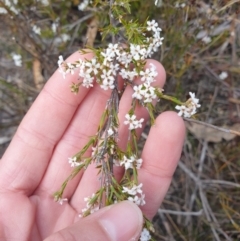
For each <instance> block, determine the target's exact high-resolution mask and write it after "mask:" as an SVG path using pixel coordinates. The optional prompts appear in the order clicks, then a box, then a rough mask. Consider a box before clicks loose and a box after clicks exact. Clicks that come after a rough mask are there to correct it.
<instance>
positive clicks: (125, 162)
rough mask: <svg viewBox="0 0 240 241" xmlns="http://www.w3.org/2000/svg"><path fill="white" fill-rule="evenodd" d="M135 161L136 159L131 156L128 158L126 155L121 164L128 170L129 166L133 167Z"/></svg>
mask: <svg viewBox="0 0 240 241" xmlns="http://www.w3.org/2000/svg"><path fill="white" fill-rule="evenodd" d="M133 162H134V159H132V158H130V159H128V158H127V157H126V156H124V157H123V160H121V161H120V166H123V165H124V167H125V170H127V169H128V168H133Z"/></svg>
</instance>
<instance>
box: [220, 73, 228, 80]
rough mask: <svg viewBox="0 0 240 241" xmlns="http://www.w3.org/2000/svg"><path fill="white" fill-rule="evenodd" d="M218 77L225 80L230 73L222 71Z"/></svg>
mask: <svg viewBox="0 0 240 241" xmlns="http://www.w3.org/2000/svg"><path fill="white" fill-rule="evenodd" d="M218 77H219V79H220V80H225V79H226V78H227V77H228V73H227V72H222V73H221V74H220V75H219V76H218Z"/></svg>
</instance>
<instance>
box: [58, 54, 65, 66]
mask: <svg viewBox="0 0 240 241" xmlns="http://www.w3.org/2000/svg"><path fill="white" fill-rule="evenodd" d="M62 63H64V59H63V56H62V55H60V56H59V57H58V67H61V65H62Z"/></svg>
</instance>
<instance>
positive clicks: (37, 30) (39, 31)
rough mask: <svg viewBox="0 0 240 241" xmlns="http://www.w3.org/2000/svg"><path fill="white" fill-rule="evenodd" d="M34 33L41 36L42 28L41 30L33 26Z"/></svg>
mask: <svg viewBox="0 0 240 241" xmlns="http://www.w3.org/2000/svg"><path fill="white" fill-rule="evenodd" d="M32 31H33V32H34V33H35V34H38V35H41V28H39V27H38V26H37V25H33V27H32Z"/></svg>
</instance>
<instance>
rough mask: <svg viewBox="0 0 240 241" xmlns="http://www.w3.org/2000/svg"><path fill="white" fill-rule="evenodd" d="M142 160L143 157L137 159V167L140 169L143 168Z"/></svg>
mask: <svg viewBox="0 0 240 241" xmlns="http://www.w3.org/2000/svg"><path fill="white" fill-rule="evenodd" d="M142 162H143V160H142V159H141V158H140V159H137V160H136V168H137V169H140V168H141V166H142Z"/></svg>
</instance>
